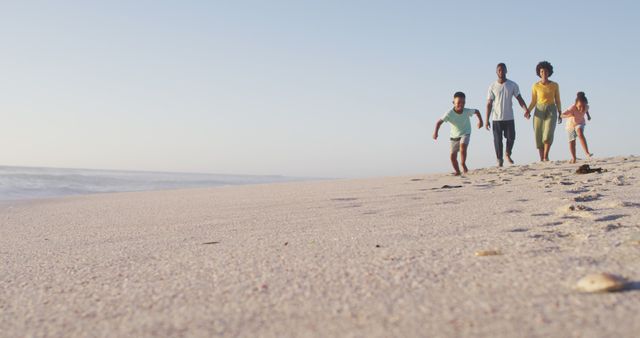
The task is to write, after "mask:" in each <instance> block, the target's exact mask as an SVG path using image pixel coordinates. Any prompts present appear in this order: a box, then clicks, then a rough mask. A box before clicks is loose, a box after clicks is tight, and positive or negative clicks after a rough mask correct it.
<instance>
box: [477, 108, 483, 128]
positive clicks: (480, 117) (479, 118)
mask: <svg viewBox="0 0 640 338" xmlns="http://www.w3.org/2000/svg"><path fill="white" fill-rule="evenodd" d="M475 114H476V116H477V117H478V129H480V128H482V125H483V123H482V116H481V115H480V111H479V110H477V109H476V112H475Z"/></svg>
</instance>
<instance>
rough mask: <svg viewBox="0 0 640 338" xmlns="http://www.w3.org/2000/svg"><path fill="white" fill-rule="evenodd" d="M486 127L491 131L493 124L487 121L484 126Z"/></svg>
mask: <svg viewBox="0 0 640 338" xmlns="http://www.w3.org/2000/svg"><path fill="white" fill-rule="evenodd" d="M484 127H485V128H486V129H487V130H489V129H491V122H489V121H487V123H485V124H484Z"/></svg>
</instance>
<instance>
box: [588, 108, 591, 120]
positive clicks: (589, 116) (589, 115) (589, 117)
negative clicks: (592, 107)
mask: <svg viewBox="0 0 640 338" xmlns="http://www.w3.org/2000/svg"><path fill="white" fill-rule="evenodd" d="M587 120H589V121H591V114H589V111H588V110H587Z"/></svg>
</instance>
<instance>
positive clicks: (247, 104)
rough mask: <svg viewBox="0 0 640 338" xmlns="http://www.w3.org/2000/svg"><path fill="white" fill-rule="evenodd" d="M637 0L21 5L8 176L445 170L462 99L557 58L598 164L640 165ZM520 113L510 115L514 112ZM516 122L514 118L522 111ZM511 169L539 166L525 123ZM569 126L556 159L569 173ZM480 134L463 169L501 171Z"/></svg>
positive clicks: (5, 132) (474, 103) (8, 28)
mask: <svg viewBox="0 0 640 338" xmlns="http://www.w3.org/2000/svg"><path fill="white" fill-rule="evenodd" d="M639 13H640V6H639V5H637V4H636V3H635V2H634V1H631V0H629V1H608V2H604V1H529V2H526V3H519V2H513V1H455V2H448V1H442V2H430V1H12V2H8V1H6V2H2V4H1V6H0V43H1V44H2V53H0V69H1V74H2V76H1V77H0V93H1V94H0V98H1V99H0V116H1V118H2V122H0V165H2V164H4V165H29V166H58V167H81V168H101V169H134V170H136V169H137V170H160V171H187V172H212V173H233V174H282V175H293V176H316V177H318V176H320V177H368V176H387V175H405V174H417V173H423V172H443V171H449V170H450V169H449V166H450V164H449V161H448V149H449V144H448V141H447V138H446V136H447V133H448V126H446V125H445V126H443V128H444V129H443V134H442V135H443V137H441V139H440V140H438V141H437V142H434V141H433V140H432V139H431V134H432V131H433V126H434V123H435V121H436V120H437V119H438V118H439V117H440V116H441V115H442V114H443V113H444V112H445V111H446V110H448V109H449V108H450V107H451V96H452V94H453V92H455V91H457V90H462V91H464V92H465V93H467V107H470V108H478V109H480V110H481V111H482V114H483V116H484V107H485V102H486V90H487V87H488V86H489V84H490V83H491V82H492V81H494V80H495V65H496V64H497V63H498V62H505V63H507V65H508V67H509V74H508V76H509V78H510V79H512V80H514V81H516V82H517V83H518V84H519V85H520V88H521V89H522V92H523V94H524V95H523V96H524V98H525V100H526V101H527V102H528V101H529V99H530V98H531V94H530V88H531V85H532V84H533V83H534V82H535V81H536V80H537V77H536V75H535V65H536V63H537V62H538V61H541V60H549V61H550V62H551V63H552V64H553V65H554V67H555V74H554V76H553V77H552V80H555V81H557V82H558V83H559V84H560V89H561V96H562V101H563V106H565V107H566V106H568V104H570V103H571V102H572V101H573V99H574V98H575V93H576V92H577V91H578V90H582V91H585V92H586V93H587V96H588V97H589V100H590V103H591V111H592V115H593V118H594V119H593V120H592V122H591V123H590V124H589V125H588V127H587V131H586V134H587V137H588V140H589V142H590V146H591V149H592V151H593V152H595V153H596V155H597V156H613V155H626V154H632V153H636V154H637V153H638V149H639V147H638V146H639V145H640V141H639V140H638V137H637V135H638V125H640V114H638V112H637V107H638V104H637V103H636V102H635V100H636V99H637V97H638V96H640V92H639V86H638V85H637V83H638V79H639V78H640V67H639V66H638V61H637V60H638V55H639V52H640V47H639V44H638V37H639V36H640V23H639V22H638V14H639ZM515 106H516V107H517V104H516V105H515ZM516 113H517V114H518V116H520V109H519V108H516ZM516 128H517V133H518V138H517V140H516V148H515V150H514V158H515V159H516V161H518V162H519V163H525V162H531V161H534V160H535V159H536V156H537V155H536V154H537V151H536V149H535V146H534V142H533V135H532V131H531V129H532V128H531V123H530V121H525V120H524V119H523V118H521V117H518V119H517V120H516ZM568 157H569V152H568V147H567V136H566V134H565V132H564V128H563V127H561V128H558V130H557V131H556V142H555V143H554V146H553V148H552V153H551V158H552V160H553V159H568ZM494 163H495V156H494V154H493V144H492V138H491V136H490V133H489V132H487V131H486V130H484V129H483V130H477V129H475V130H474V131H473V134H472V143H471V146H470V159H469V165H470V167H471V168H477V167H481V166H489V165H494Z"/></svg>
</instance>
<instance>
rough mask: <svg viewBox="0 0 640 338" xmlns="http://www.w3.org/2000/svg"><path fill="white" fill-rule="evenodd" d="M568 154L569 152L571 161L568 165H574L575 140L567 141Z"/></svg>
mask: <svg viewBox="0 0 640 338" xmlns="http://www.w3.org/2000/svg"><path fill="white" fill-rule="evenodd" d="M569 152H571V161H569V163H576V140H571V141H569Z"/></svg>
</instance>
